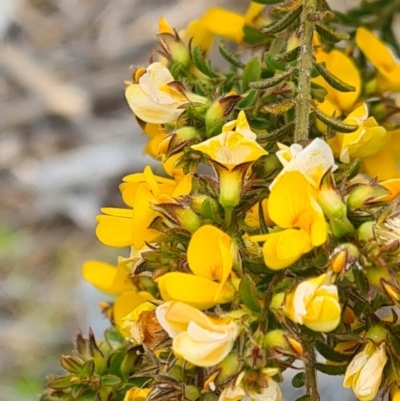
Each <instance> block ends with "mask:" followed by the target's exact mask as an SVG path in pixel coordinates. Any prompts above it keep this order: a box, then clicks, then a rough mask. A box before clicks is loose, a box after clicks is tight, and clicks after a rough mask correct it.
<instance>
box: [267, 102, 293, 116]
mask: <svg viewBox="0 0 400 401" xmlns="http://www.w3.org/2000/svg"><path fill="white" fill-rule="evenodd" d="M294 106H296V101H295V100H293V99H285V100H283V101H282V102H280V103H274V104H266V105H265V106H263V108H262V111H263V112H265V113H269V114H274V115H276V116H277V115H280V114H284V113H286V112H287V111H289V110H291V109H293V107H294Z"/></svg>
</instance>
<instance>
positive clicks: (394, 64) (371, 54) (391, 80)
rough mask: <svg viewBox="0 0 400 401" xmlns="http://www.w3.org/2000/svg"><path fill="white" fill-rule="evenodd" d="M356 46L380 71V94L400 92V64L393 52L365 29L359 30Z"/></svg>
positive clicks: (378, 80)
mask: <svg viewBox="0 0 400 401" xmlns="http://www.w3.org/2000/svg"><path fill="white" fill-rule="evenodd" d="M356 44H357V46H358V47H359V48H360V49H361V51H362V52H363V53H364V55H365V57H366V58H367V59H368V61H369V62H370V63H371V64H372V65H373V66H374V67H375V68H376V69H377V70H378V76H377V90H378V91H380V92H386V91H395V92H398V91H400V63H399V62H398V60H397V59H396V57H395V56H394V54H393V53H392V51H391V50H390V49H389V48H388V47H387V46H386V45H385V44H384V43H383V42H382V41H381V40H380V39H378V38H377V37H376V36H375V35H374V34H373V33H371V32H370V31H368V30H367V29H365V28H363V27H360V28H358V29H357V32H356Z"/></svg>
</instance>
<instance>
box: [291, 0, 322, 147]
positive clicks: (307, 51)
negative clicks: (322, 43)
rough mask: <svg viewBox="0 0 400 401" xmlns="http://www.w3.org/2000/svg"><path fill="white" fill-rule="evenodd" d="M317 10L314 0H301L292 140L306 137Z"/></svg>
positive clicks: (300, 139) (308, 122)
mask: <svg viewBox="0 0 400 401" xmlns="http://www.w3.org/2000/svg"><path fill="white" fill-rule="evenodd" d="M316 11H317V2H316V0H303V11H302V14H301V24H302V32H301V36H300V57H299V64H298V65H299V83H298V96H297V103H296V126H295V132H294V141H295V142H299V141H302V140H306V139H307V138H308V129H309V124H310V121H309V120H310V104H311V100H312V99H311V72H312V68H313V61H314V60H313V58H314V56H313V32H314V22H313V21H312V16H313V15H315V13H316Z"/></svg>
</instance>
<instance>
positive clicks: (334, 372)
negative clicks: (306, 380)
mask: <svg viewBox="0 0 400 401" xmlns="http://www.w3.org/2000/svg"><path fill="white" fill-rule="evenodd" d="M315 367H316V369H317V370H319V371H320V372H322V373H325V374H327V375H330V376H340V375H344V374H345V372H346V369H347V365H325V364H324V363H318V362H317V363H316V364H315Z"/></svg>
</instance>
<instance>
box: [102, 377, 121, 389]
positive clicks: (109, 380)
mask: <svg viewBox="0 0 400 401" xmlns="http://www.w3.org/2000/svg"><path fill="white" fill-rule="evenodd" d="M121 383H122V380H121V379H120V378H119V377H118V376H114V375H105V376H102V377H101V385H102V386H111V387H112V386H117V385H119V384H121Z"/></svg>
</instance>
